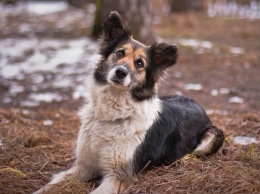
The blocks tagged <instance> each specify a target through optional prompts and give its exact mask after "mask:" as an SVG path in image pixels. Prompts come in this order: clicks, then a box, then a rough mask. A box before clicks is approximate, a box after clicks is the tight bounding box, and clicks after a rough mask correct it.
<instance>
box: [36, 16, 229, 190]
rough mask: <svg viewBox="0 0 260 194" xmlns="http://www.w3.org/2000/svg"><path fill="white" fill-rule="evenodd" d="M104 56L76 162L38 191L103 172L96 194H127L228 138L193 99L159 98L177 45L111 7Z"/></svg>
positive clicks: (92, 85)
mask: <svg viewBox="0 0 260 194" xmlns="http://www.w3.org/2000/svg"><path fill="white" fill-rule="evenodd" d="M100 54H101V57H102V58H101V60H100V62H99V63H98V64H97V66H96V69H95V71H94V73H93V76H91V77H90V78H89V80H88V82H87V85H88V87H89V89H88V91H89V97H88V99H87V102H86V104H85V106H84V107H83V108H82V110H81V111H80V118H81V121H82V125H81V128H80V131H79V135H78V139H77V148H76V161H75V163H74V165H73V166H72V168H70V169H69V170H67V171H64V172H61V173H59V174H57V175H55V176H54V178H53V180H52V181H51V182H50V183H49V184H47V185H46V186H44V187H43V188H42V189H40V190H39V191H37V192H36V193H37V194H38V193H44V192H46V193H49V191H50V190H51V189H52V188H53V187H54V185H55V184H57V183H60V182H62V181H65V180H69V179H78V180H84V181H89V180H90V179H91V178H93V177H95V176H97V175H101V176H102V177H103V179H102V183H101V184H100V186H98V187H97V188H96V189H95V190H94V191H93V192H91V193H92V194H114V193H118V192H120V193H122V192H125V191H126V189H127V188H128V187H129V185H130V184H131V183H132V181H133V178H134V177H135V176H136V175H137V174H139V173H140V172H142V171H143V170H146V169H148V168H151V167H153V166H159V165H169V164H171V163H172V162H174V161H176V160H177V159H179V158H181V157H183V156H184V155H185V154H188V153H194V154H195V155H208V154H212V153H214V152H216V151H217V150H218V149H219V148H220V146H221V145H222V143H223V139H224V136H223V133H222V131H221V130H219V129H218V128H216V127H214V126H213V125H212V123H211V121H210V119H209V118H208V116H207V115H206V113H205V112H204V110H203V109H202V108H201V107H200V106H199V105H198V104H196V103H195V102H194V101H193V100H191V99H189V98H186V97H183V96H169V97H165V98H163V99H159V98H158V96H157V93H156V83H157V82H158V80H159V78H160V77H161V76H162V75H163V73H164V71H165V70H166V69H167V68H168V67H171V66H173V65H174V64H175V63H176V61H177V57H178V48H177V47H176V45H169V44H166V43H154V44H153V45H151V46H145V45H143V44H142V43H140V42H138V41H136V40H134V39H133V38H132V35H131V31H130V29H129V27H128V25H127V23H126V22H125V21H124V20H123V19H122V18H121V17H120V15H119V14H118V13H117V12H112V13H111V14H110V16H109V18H108V20H107V21H106V22H105V24H104V26H103V34H102V37H101V40H100Z"/></svg>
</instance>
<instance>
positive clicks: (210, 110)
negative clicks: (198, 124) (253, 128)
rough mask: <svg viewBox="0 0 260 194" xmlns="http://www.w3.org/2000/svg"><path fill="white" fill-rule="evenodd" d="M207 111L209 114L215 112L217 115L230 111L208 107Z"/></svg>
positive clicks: (226, 113)
mask: <svg viewBox="0 0 260 194" xmlns="http://www.w3.org/2000/svg"><path fill="white" fill-rule="evenodd" d="M206 113H207V114H208V115H214V114H217V115H228V112H227V111H225V110H213V109H208V110H206Z"/></svg>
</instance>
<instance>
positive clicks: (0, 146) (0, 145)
mask: <svg viewBox="0 0 260 194" xmlns="http://www.w3.org/2000/svg"><path fill="white" fill-rule="evenodd" d="M0 148H1V149H4V144H3V141H2V140H1V139H0Z"/></svg>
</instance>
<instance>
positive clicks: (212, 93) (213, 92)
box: [210, 89, 218, 96]
mask: <svg viewBox="0 0 260 194" xmlns="http://www.w3.org/2000/svg"><path fill="white" fill-rule="evenodd" d="M210 94H211V95H212V96H217V95H218V90H217V89H213V90H211V91H210Z"/></svg>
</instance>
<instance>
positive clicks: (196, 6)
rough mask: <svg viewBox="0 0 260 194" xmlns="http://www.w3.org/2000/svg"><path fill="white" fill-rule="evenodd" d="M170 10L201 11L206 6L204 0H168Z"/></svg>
mask: <svg viewBox="0 0 260 194" xmlns="http://www.w3.org/2000/svg"><path fill="white" fill-rule="evenodd" d="M169 3H170V6H171V12H186V11H203V10H205V9H206V8H207V1H206V0H192V1H190V0H169Z"/></svg>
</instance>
